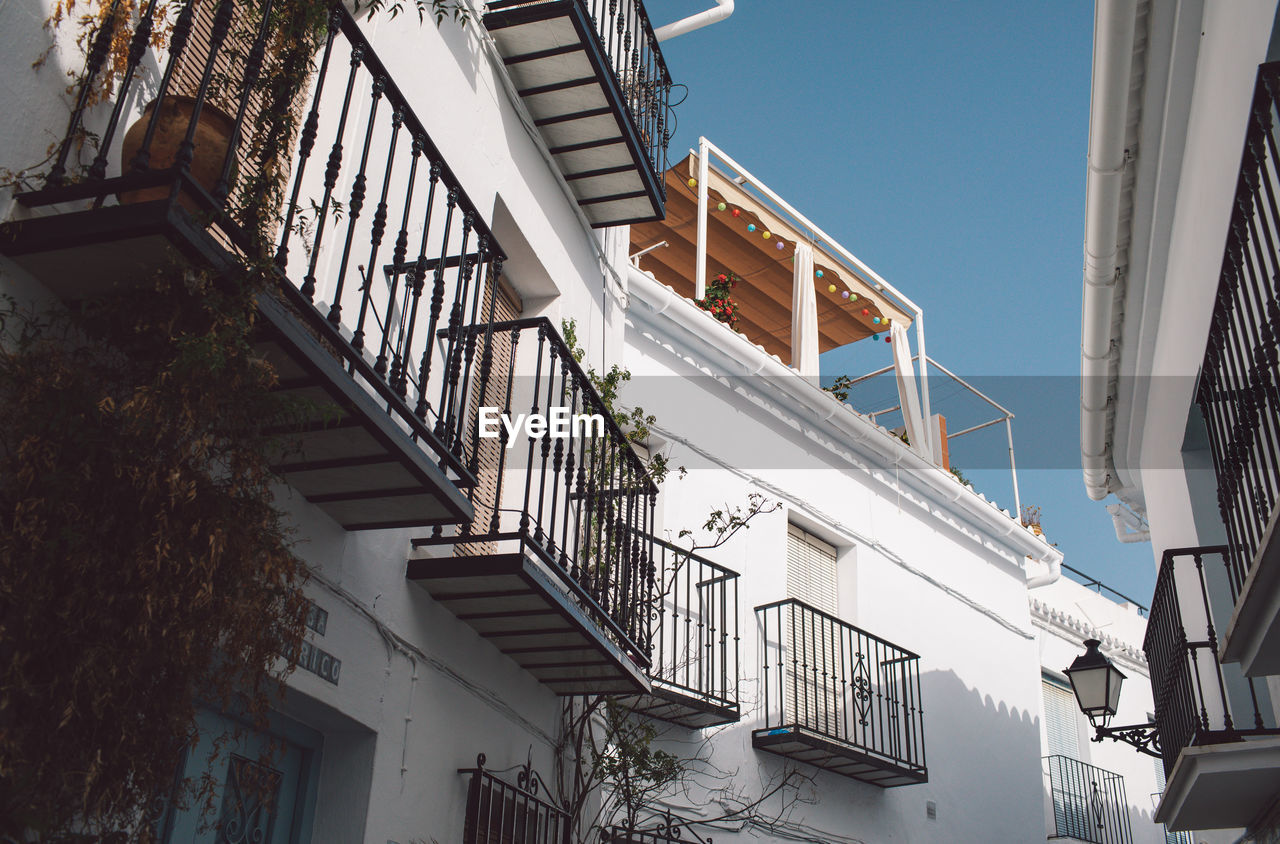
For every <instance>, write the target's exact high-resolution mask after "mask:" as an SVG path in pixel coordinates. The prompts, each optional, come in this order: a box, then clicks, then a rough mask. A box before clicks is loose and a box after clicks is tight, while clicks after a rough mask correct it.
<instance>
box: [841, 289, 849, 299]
mask: <svg viewBox="0 0 1280 844" xmlns="http://www.w3.org/2000/svg"><path fill="white" fill-rule="evenodd" d="M840 298H841V299H848V298H849V291H848V290H842V291H840Z"/></svg>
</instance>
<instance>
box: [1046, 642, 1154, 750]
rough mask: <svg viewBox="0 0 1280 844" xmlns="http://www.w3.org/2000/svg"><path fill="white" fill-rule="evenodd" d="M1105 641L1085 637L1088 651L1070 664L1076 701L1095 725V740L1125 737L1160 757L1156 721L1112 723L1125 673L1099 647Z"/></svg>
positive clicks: (1120, 739)
mask: <svg viewBox="0 0 1280 844" xmlns="http://www.w3.org/2000/svg"><path fill="white" fill-rule="evenodd" d="M1101 644H1102V642H1100V641H1098V640H1097V639H1085V642H1084V647H1085V652H1084V653H1083V654H1081V655H1080V656H1078V657H1076V659H1075V662H1072V663H1071V667H1070V668H1067V669H1065V671H1066V674H1067V679H1068V680H1069V681H1070V682H1071V691H1073V692H1075V695H1076V703H1077V704H1079V706H1080V711H1081V712H1083V713H1084V714H1085V715H1086V716H1087V717H1088V718H1089V723H1090V724H1092V725H1093V729H1094V736H1093V740H1094V741H1102V740H1103V739H1106V738H1109V739H1111V740H1112V741H1122V742H1124V743H1125V744H1130V745H1133V746H1134V747H1135V748H1137V749H1138V750H1139V751H1141V752H1142V753H1145V754H1147V755H1148V756H1155V757H1156V758H1157V759H1158V758H1160V736H1159V734H1158V733H1157V732H1156V725H1155V724H1152V723H1147V724H1131V725H1129V726H1125V727H1110V726H1108V725H1109V724H1110V723H1111V719H1112V718H1113V717H1114V716H1115V714H1116V709H1117V707H1118V706H1119V704H1120V687H1121V685H1123V684H1124V673H1123V672H1121V671H1120V669H1119V668H1116V667H1115V666H1114V665H1112V664H1111V660H1109V659H1107V657H1106V656H1104V655H1103V653H1102V651H1100V650H1098V646H1099V645H1101Z"/></svg>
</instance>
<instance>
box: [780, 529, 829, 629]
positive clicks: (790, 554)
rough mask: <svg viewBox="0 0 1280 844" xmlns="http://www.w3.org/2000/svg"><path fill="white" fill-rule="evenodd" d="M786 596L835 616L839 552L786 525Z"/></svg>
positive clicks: (812, 536) (808, 534)
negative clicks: (837, 556)
mask: <svg viewBox="0 0 1280 844" xmlns="http://www.w3.org/2000/svg"><path fill="white" fill-rule="evenodd" d="M787 597H789V598H796V599H798V600H801V601H804V602H805V603H806V604H808V605H809V606H811V607H813V608H814V609H817V610H822V611H823V612H825V613H830V614H832V615H835V614H836V549H835V548H834V547H833V546H831V545H828V544H827V543H826V542H823V541H822V540H821V539H818V537H816V536H814V535H813V534H811V533H808V532H806V531H803V530H801V529H800V528H798V527H796V526H795V525H787Z"/></svg>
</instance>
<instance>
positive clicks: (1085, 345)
mask: <svg viewBox="0 0 1280 844" xmlns="http://www.w3.org/2000/svg"><path fill="white" fill-rule="evenodd" d="M1136 16H1137V0H1097V6H1096V9H1095V13H1094V30H1093V31H1094V35H1093V99H1092V102H1091V103H1090V106H1089V170H1088V180H1087V182H1086V187H1085V239H1084V309H1083V313H1082V315H1081V320H1080V461H1081V466H1082V467H1083V469H1084V485H1085V489H1086V491H1087V492H1088V494H1089V497H1090V498H1092V499H1093V500H1095V501H1099V500H1101V499H1103V498H1106V497H1107V495H1108V493H1109V492H1111V489H1110V480H1109V478H1108V470H1107V455H1108V448H1109V444H1108V443H1107V431H1106V419H1107V381H1108V375H1109V368H1110V367H1109V362H1110V356H1111V318H1112V310H1113V308H1112V303H1113V299H1114V296H1115V284H1116V277H1117V272H1118V267H1119V265H1120V264H1121V257H1120V255H1119V254H1118V249H1117V242H1118V229H1119V216H1120V193H1121V189H1122V186H1123V182H1124V168H1125V163H1126V150H1125V146H1124V140H1125V124H1126V120H1127V115H1128V109H1129V79H1130V75H1131V74H1130V70H1131V68H1132V65H1133V37H1134V28H1135V19H1136Z"/></svg>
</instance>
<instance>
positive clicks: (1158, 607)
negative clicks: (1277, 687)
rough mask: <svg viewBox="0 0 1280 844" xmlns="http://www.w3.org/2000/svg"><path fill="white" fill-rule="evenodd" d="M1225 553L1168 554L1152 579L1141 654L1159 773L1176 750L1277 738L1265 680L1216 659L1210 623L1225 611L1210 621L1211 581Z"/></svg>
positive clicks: (1220, 571)
mask: <svg viewBox="0 0 1280 844" xmlns="http://www.w3.org/2000/svg"><path fill="white" fill-rule="evenodd" d="M1228 554H1229V552H1228V549H1227V548H1226V546H1211V547H1204V548H1171V549H1169V550H1168V551H1165V553H1164V557H1163V559H1162V560H1161V563H1160V572H1159V574H1158V575H1157V577H1156V589H1155V594H1154V596H1153V597H1152V599H1151V616H1150V617H1149V618H1148V620H1147V634H1146V638H1145V639H1144V641H1143V650H1144V651H1145V652H1146V655H1147V665H1148V666H1149V667H1150V669H1151V689H1152V693H1153V694H1154V697H1155V709H1156V728H1157V730H1158V731H1159V735H1160V751H1161V754H1162V755H1163V758H1164V768H1165V773H1166V774H1169V773H1172V771H1173V766H1174V764H1175V763H1176V762H1177V761H1178V756H1179V755H1180V754H1181V753H1182V751H1183V749H1184V748H1187V747H1191V746H1197V745H1207V744H1224V743H1228V742H1237V741H1241V740H1243V739H1244V738H1246V737H1248V736H1257V735H1272V734H1280V729H1277V725H1276V719H1275V715H1274V710H1273V709H1272V707H1271V703H1270V697H1269V693H1268V690H1267V685H1266V683H1265V681H1261V682H1260V681H1258V680H1255V679H1252V678H1249V677H1245V676H1244V675H1243V674H1242V673H1241V672H1240V670H1239V667H1238V666H1235V665H1228V666H1224V665H1222V664H1221V663H1220V662H1219V659H1218V634H1217V627H1216V625H1215V617H1218V618H1220V617H1221V616H1222V614H1223V613H1224V612H1225V613H1229V612H1230V607H1229V606H1227V607H1219V608H1218V609H1217V616H1215V609H1214V606H1213V602H1212V600H1211V596H1212V595H1214V594H1219V590H1217V589H1214V588H1213V585H1212V583H1213V581H1215V579H1220V580H1225V578H1226V572H1225V570H1224V569H1225V564H1226V561H1227V560H1228V559H1229V556H1228Z"/></svg>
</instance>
